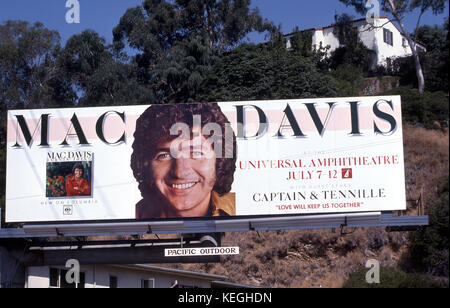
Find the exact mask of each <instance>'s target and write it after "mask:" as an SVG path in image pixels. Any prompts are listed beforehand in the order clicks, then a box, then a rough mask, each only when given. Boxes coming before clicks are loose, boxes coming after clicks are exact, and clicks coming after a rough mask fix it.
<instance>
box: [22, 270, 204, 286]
mask: <svg viewBox="0 0 450 308" xmlns="http://www.w3.org/2000/svg"><path fill="white" fill-rule="evenodd" d="M53 268H60V269H64V267H53ZM81 272H84V273H85V288H109V277H110V276H116V277H117V286H118V288H140V287H141V279H147V280H151V279H154V285H155V287H156V288H170V287H171V286H172V285H173V284H174V282H175V281H177V282H178V284H179V285H185V286H195V287H199V288H210V287H211V282H210V281H209V280H206V279H201V278H199V279H196V278H192V277H187V276H183V275H178V274H176V273H157V272H152V271H150V270H145V269H140V268H126V267H121V266H108V265H95V266H88V265H86V266H83V265H82V266H81ZM49 276H50V267H48V266H40V267H29V268H28V273H27V277H26V285H25V287H27V288H49V287H50V277H49Z"/></svg>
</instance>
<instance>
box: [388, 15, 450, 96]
mask: <svg viewBox="0 0 450 308" xmlns="http://www.w3.org/2000/svg"><path fill="white" fill-rule="evenodd" d="M416 33H417V39H418V40H420V41H421V42H423V43H425V45H426V46H427V52H426V53H421V54H420V63H421V64H422V68H423V73H424V77H425V91H433V92H434V91H444V92H446V93H448V88H449V75H448V71H449V54H448V52H449V47H448V44H449V37H448V35H449V34H448V19H447V20H446V22H445V23H444V25H442V26H437V25H435V26H427V25H425V26H422V27H419V28H418V29H417V31H416ZM391 70H392V71H393V73H394V74H396V75H397V76H399V77H400V83H401V84H402V85H413V86H416V87H417V79H415V78H414V75H415V74H414V71H415V70H414V59H413V57H412V56H411V57H405V58H397V59H394V61H393V62H392V67H391Z"/></svg>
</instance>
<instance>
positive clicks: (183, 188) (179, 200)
mask: <svg viewBox="0 0 450 308" xmlns="http://www.w3.org/2000/svg"><path fill="white" fill-rule="evenodd" d="M174 154H175V155H174ZM151 166H152V173H153V180H154V184H155V186H156V188H157V190H158V191H159V192H160V193H161V195H162V196H163V197H164V198H165V199H166V201H168V203H169V205H170V206H171V209H170V210H172V211H175V212H176V213H177V216H181V217H195V216H204V215H206V212H207V210H208V208H209V203H210V199H211V191H212V189H213V187H214V184H215V181H216V155H215V153H214V151H213V149H212V146H211V144H210V143H209V142H208V141H207V140H206V139H205V138H204V137H203V136H202V135H200V137H196V138H194V139H193V140H183V141H181V142H180V140H179V139H175V140H172V141H168V142H165V143H161V144H159V145H158V146H157V153H156V155H155V157H153V159H152V164H151ZM205 211H206V212H205Z"/></svg>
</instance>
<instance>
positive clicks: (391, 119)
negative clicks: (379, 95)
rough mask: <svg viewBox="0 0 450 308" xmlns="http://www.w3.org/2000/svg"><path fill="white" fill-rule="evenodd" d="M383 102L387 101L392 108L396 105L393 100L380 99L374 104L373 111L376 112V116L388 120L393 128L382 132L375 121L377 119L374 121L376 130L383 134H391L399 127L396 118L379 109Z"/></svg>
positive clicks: (377, 132)
mask: <svg viewBox="0 0 450 308" xmlns="http://www.w3.org/2000/svg"><path fill="white" fill-rule="evenodd" d="M381 103H387V104H388V105H389V107H391V109H392V110H394V105H393V104H392V101H387V100H384V99H380V100H379V101H377V102H376V103H375V104H374V105H373V113H374V114H375V116H376V117H377V118H379V119H381V120H384V121H386V122H388V123H389V124H390V125H391V128H390V130H389V131H388V132H382V131H381V130H380V129H379V128H378V126H377V124H376V123H375V121H374V122H373V124H374V131H375V133H376V134H382V135H389V134H391V133H393V132H394V131H395V130H396V129H397V122H396V121H395V118H394V117H393V116H392V115H391V114H388V113H385V112H383V111H381V110H380V109H379V105H380V104H381Z"/></svg>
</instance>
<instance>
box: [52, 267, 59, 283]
mask: <svg viewBox="0 0 450 308" xmlns="http://www.w3.org/2000/svg"><path fill="white" fill-rule="evenodd" d="M50 287H53V288H57V287H59V269H57V268H50Z"/></svg>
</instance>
